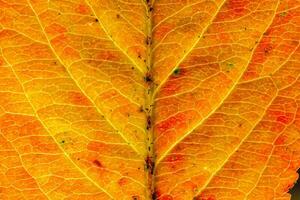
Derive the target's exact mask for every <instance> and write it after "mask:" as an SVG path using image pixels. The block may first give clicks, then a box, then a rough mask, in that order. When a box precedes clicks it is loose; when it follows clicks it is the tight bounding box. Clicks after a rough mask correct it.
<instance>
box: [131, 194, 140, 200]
mask: <svg viewBox="0 0 300 200" xmlns="http://www.w3.org/2000/svg"><path fill="white" fill-rule="evenodd" d="M131 198H132V200H139V196H136V195H134V196H132V197H131Z"/></svg>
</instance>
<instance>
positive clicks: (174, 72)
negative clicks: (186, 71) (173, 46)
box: [173, 67, 180, 76]
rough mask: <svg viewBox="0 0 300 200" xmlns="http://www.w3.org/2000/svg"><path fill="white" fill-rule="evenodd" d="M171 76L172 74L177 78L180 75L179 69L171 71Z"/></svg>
mask: <svg viewBox="0 0 300 200" xmlns="http://www.w3.org/2000/svg"><path fill="white" fill-rule="evenodd" d="M173 74H174V75H175V76H178V75H179V74H180V69H179V67H177V68H176V69H175V70H174V71H173Z"/></svg>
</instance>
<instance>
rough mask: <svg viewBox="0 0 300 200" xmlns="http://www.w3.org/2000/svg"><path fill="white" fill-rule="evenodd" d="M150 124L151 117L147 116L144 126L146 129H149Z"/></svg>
mask: <svg viewBox="0 0 300 200" xmlns="http://www.w3.org/2000/svg"><path fill="white" fill-rule="evenodd" d="M151 125H152V123H151V117H150V116H147V127H146V129H147V130H150V129H151Z"/></svg>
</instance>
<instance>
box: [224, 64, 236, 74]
mask: <svg viewBox="0 0 300 200" xmlns="http://www.w3.org/2000/svg"><path fill="white" fill-rule="evenodd" d="M233 68H234V64H233V63H227V65H226V72H227V73H229V72H230V71H231V70H232V69H233Z"/></svg>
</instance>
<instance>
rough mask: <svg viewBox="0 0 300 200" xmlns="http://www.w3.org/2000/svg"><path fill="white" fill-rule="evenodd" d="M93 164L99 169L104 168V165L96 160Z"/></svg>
mask: <svg viewBox="0 0 300 200" xmlns="http://www.w3.org/2000/svg"><path fill="white" fill-rule="evenodd" d="M93 163H94V165H96V166H97V167H103V166H102V164H101V163H100V162H99V160H94V161H93Z"/></svg>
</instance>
